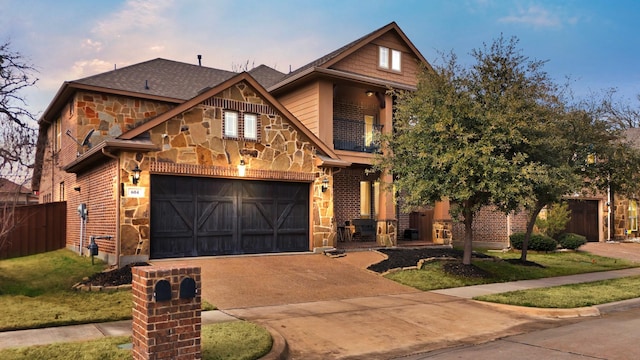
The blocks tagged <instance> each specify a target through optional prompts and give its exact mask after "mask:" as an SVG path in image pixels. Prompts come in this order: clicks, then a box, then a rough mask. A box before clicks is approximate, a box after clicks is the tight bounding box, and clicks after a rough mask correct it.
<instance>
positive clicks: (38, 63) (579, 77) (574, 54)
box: [0, 0, 640, 114]
mask: <svg viewBox="0 0 640 360" xmlns="http://www.w3.org/2000/svg"><path fill="white" fill-rule="evenodd" d="M0 9H2V11H1V12H2V13H1V14H0V43H4V42H7V41H9V42H10V43H11V49H12V50H13V51H16V52H19V53H21V54H22V55H23V56H24V57H25V59H26V60H27V61H28V62H29V63H30V64H32V65H33V66H34V67H35V68H36V69H37V71H38V72H37V73H36V74H35V76H36V77H37V78H38V79H39V80H38V82H37V85H36V86H34V87H32V88H30V89H28V90H26V91H25V92H24V93H23V95H24V97H25V98H26V100H27V102H28V109H29V110H30V111H31V112H32V113H34V114H41V113H42V112H43V111H44V110H45V109H46V107H47V105H48V104H49V103H50V101H51V100H52V99H53V97H54V96H55V94H56V92H57V91H58V89H59V88H60V86H61V85H62V83H63V82H64V81H71V80H76V79H80V78H84V77H87V76H91V75H94V74H98V73H101V72H105V71H110V70H113V69H114V67H117V68H121V67H124V66H127V65H131V64H135V63H138V62H142V61H146V60H150V59H155V58H165V59H171V60H176V61H182V62H187V63H193V64H197V63H198V60H197V55H198V54H201V55H202V65H203V66H209V67H214V68H218V69H224V70H235V69H238V68H239V67H242V66H243V65H246V64H248V65H249V68H251V67H252V66H258V65H260V64H265V65H268V66H271V67H273V68H276V69H277V70H279V71H281V72H285V73H286V72H289V69H292V70H295V69H296V68H298V67H300V66H303V65H305V64H307V63H309V62H311V61H313V60H315V59H317V58H319V57H321V56H323V55H325V54H327V53H329V52H331V51H333V50H335V49H337V48H339V47H341V46H343V45H345V44H347V43H349V42H351V41H353V40H355V39H357V38H359V37H361V36H363V35H365V34H368V33H370V32H372V31H374V30H376V29H378V28H380V27H382V26H384V25H386V24H388V23H390V22H392V21H395V22H396V23H397V24H398V25H399V26H400V28H401V29H402V30H403V31H404V32H405V34H406V35H407V36H408V37H409V39H410V40H411V41H412V42H413V44H414V45H415V46H416V47H417V48H418V50H419V51H420V52H421V53H422V55H423V56H424V57H425V58H426V59H427V61H429V62H431V63H434V64H437V63H439V59H441V55H442V54H443V53H449V52H453V53H455V54H457V56H458V58H459V60H460V61H461V62H462V63H463V64H469V63H471V60H472V58H471V56H470V55H469V54H470V52H471V51H472V50H473V49H478V48H481V47H482V46H483V43H486V44H490V43H491V42H493V40H495V39H496V38H498V37H499V36H500V35H501V34H502V35H504V36H505V37H512V36H515V37H517V38H518V39H519V44H518V45H519V48H520V49H521V50H522V53H523V54H524V55H525V56H527V57H529V58H530V59H532V60H545V61H548V62H547V63H546V64H545V67H544V70H546V71H547V72H548V73H549V74H550V75H551V76H552V78H553V79H555V80H556V81H557V82H558V83H565V82H566V81H567V79H570V86H571V88H572V89H573V91H574V93H575V95H576V96H577V97H579V98H580V97H589V96H592V94H594V93H601V92H603V91H605V90H606V89H610V88H615V89H617V91H618V92H617V96H618V97H619V99H621V100H623V101H628V103H630V104H637V103H638V100H637V99H636V96H637V95H638V94H640V71H639V67H638V65H640V25H637V24H638V18H640V1H635V0H616V1H610V0H565V1H560V0H549V1H543V0H530V1H519V0H514V1H507V0H448V1H447V0H443V1H439V0H416V1H413V0H393V1H389V0H386V1H381V0H366V1H361V0H326V1H317V0H315V1H309V0H153V1H146V0H85V1H80V0H57V1H50V0H0Z"/></svg>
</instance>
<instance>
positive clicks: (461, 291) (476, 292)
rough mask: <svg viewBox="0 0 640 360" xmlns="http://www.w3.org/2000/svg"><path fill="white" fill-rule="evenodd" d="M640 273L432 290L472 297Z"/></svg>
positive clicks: (618, 272)
mask: <svg viewBox="0 0 640 360" xmlns="http://www.w3.org/2000/svg"><path fill="white" fill-rule="evenodd" d="M636 275H640V268H631V269H623V270H613V271H602V272H595V273H586V274H578V275H568V276H557V277H552V278H544V279H536V280H520V281H512V282H506V283H493V284H485V285H474V286H464V287H459V288H450V289H441V290H433V291H432V292H434V293H437V294H443V295H450V296H456V297H460V298H465V299H472V298H474V297H476V296H482V295H491V294H497V293H503V292H509V291H517V290H527V289H537V288H545V287H551V286H559V285H567V284H577V283H588V282H593V281H600V280H608V279H616V278H621V277H627V276H636Z"/></svg>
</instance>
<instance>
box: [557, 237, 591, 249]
mask: <svg viewBox="0 0 640 360" xmlns="http://www.w3.org/2000/svg"><path fill="white" fill-rule="evenodd" d="M558 243H559V244H560V246H561V247H563V248H564V249H570V250H575V249H577V248H579V247H580V246H582V245H584V244H586V243H587V238H586V237H584V236H582V235H579V234H574V233H564V234H560V236H558Z"/></svg>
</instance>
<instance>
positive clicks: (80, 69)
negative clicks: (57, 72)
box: [71, 59, 113, 79]
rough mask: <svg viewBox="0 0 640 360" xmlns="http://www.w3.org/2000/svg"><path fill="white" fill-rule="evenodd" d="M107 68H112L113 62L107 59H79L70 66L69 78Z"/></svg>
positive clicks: (107, 69) (89, 74) (78, 77)
mask: <svg viewBox="0 0 640 360" xmlns="http://www.w3.org/2000/svg"><path fill="white" fill-rule="evenodd" d="M109 70H113V64H111V63H109V62H107V61H104V60H100V59H91V60H80V61H76V62H74V63H73V65H72V66H71V74H72V75H71V76H72V77H71V78H72V79H80V78H83V77H87V76H91V75H93V74H98V73H102V72H105V71H109Z"/></svg>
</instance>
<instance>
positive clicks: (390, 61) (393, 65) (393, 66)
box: [378, 46, 402, 72]
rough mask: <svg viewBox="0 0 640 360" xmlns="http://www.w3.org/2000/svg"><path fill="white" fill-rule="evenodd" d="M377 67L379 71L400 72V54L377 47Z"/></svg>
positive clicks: (396, 51) (397, 51)
mask: <svg viewBox="0 0 640 360" xmlns="http://www.w3.org/2000/svg"><path fill="white" fill-rule="evenodd" d="M378 66H379V67H380V68H381V69H386V70H393V71H397V72H400V71H402V53H401V52H400V51H399V50H394V49H389V48H388V47H384V46H379V47H378Z"/></svg>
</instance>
